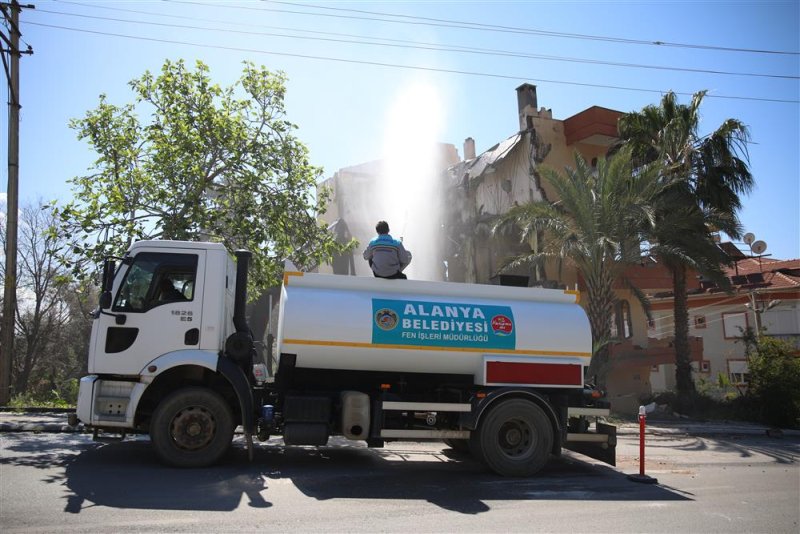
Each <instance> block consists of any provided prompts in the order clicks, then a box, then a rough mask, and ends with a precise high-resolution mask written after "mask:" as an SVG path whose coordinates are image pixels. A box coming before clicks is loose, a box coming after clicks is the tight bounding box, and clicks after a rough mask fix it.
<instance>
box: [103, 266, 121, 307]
mask: <svg viewBox="0 0 800 534" xmlns="http://www.w3.org/2000/svg"><path fill="white" fill-rule="evenodd" d="M116 270H117V264H116V263H115V262H114V261H113V260H110V259H106V261H105V262H103V282H102V287H101V289H100V291H101V293H100V302H99V305H100V309H101V310H105V309H108V308H110V307H111V288H112V287H113V285H114V273H115V272H116Z"/></svg>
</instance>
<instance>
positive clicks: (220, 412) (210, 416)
mask: <svg viewBox="0 0 800 534" xmlns="http://www.w3.org/2000/svg"><path fill="white" fill-rule="evenodd" d="M233 430H234V423H233V413H232V411H231V409H230V407H229V406H228V405H227V403H226V402H225V400H224V399H223V398H222V397H221V396H220V395H219V394H217V393H216V392H214V391H212V390H210V389H205V388H199V387H191V388H184V389H180V390H178V391H175V392H174V393H172V394H170V395H169V396H168V397H167V398H165V399H164V400H163V401H162V402H161V403H160V404H159V405H158V407H157V408H156V411H155V413H154V414H153V419H152V420H151V422H150V440H151V441H152V443H153V446H154V447H155V450H156V454H157V455H158V457H159V459H161V461H162V462H164V463H166V464H168V465H172V466H175V467H204V466H207V465H211V464H213V463H215V462H216V461H217V460H219V459H220V458H221V457H222V456H223V455H224V454H225V453H226V452H227V450H228V448H229V447H230V444H231V440H232V439H233Z"/></svg>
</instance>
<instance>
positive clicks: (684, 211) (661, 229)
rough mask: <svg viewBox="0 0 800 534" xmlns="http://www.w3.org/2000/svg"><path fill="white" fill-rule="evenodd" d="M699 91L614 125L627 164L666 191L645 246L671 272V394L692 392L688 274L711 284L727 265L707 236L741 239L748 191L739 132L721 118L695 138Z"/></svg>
mask: <svg viewBox="0 0 800 534" xmlns="http://www.w3.org/2000/svg"><path fill="white" fill-rule="evenodd" d="M705 95H706V92H705V91H700V92H697V93H695V94H694V96H693V97H692V101H691V103H690V104H688V105H682V104H678V103H677V97H676V95H675V93H672V92H669V93H667V94H665V95H664V96H663V98H662V99H661V103H660V105H658V106H656V105H650V106H646V107H645V108H644V109H642V110H641V111H639V112H632V113H627V114H625V115H624V116H622V117H621V118H620V120H619V125H618V126H619V133H620V139H621V146H627V147H629V149H630V150H632V153H633V156H634V162H635V163H636V164H637V165H646V164H650V163H653V162H659V163H660V164H661V172H662V180H663V181H664V183H667V182H669V183H670V184H671V185H670V186H669V187H666V188H665V189H664V190H663V191H662V192H661V194H660V195H659V199H658V202H657V203H656V225H655V227H654V231H653V233H652V234H651V235H650V239H652V240H653V241H654V242H656V243H657V245H658V246H657V247H654V249H653V254H654V255H655V256H657V257H659V258H660V259H662V260H663V261H664V263H665V264H666V266H667V267H668V268H669V269H670V271H671V272H672V277H673V285H674V287H673V291H674V324H675V342H674V346H675V363H676V370H675V378H676V386H677V389H678V392H679V393H692V392H694V381H693V380H692V376H691V354H690V349H689V313H688V293H687V287H686V273H687V269H688V268H692V269H696V270H698V271H699V272H700V273H702V274H704V275H706V276H711V277H712V278H716V279H718V280H721V279H722V272H721V269H720V266H721V265H722V264H724V263H728V262H729V261H730V260H729V259H728V258H727V257H726V256H725V255H724V254H723V253H722V252H721V251H720V250H719V247H716V246H715V245H714V243H713V239H712V236H711V232H712V231H715V230H721V231H723V232H725V233H726V234H727V235H728V236H730V237H732V238H734V239H735V238H739V237H740V235H741V231H742V230H741V224H740V223H739V219H738V216H737V212H738V211H739V209H740V208H741V199H740V195H742V194H746V193H748V192H749V191H750V190H752V188H753V184H754V182H753V177H752V175H751V174H750V170H749V168H748V164H747V142H748V141H749V132H748V129H747V127H746V126H745V125H744V124H743V123H742V122H740V121H738V120H736V119H727V120H725V121H724V122H723V123H722V125H721V126H720V127H719V128H717V129H716V130H715V131H713V132H712V133H711V134H710V135H707V136H701V135H700V134H699V123H700V113H699V109H700V105H701V104H702V102H703V98H704V97H705Z"/></svg>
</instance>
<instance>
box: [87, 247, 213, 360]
mask: <svg viewBox="0 0 800 534" xmlns="http://www.w3.org/2000/svg"><path fill="white" fill-rule="evenodd" d="M205 259H206V252H205V251H204V250H196V249H190V250H189V249H187V250H186V251H185V252H184V251H181V252H174V251H170V252H163V249H162V251H159V249H154V250H147V249H144V250H141V251H139V252H138V253H137V254H136V255H135V256H134V257H133V258H131V259H129V260H126V262H125V263H124V264H123V266H122V269H120V273H118V274H117V278H118V279H119V278H120V277H122V278H121V281H120V282H119V283H118V284H115V286H116V288H115V289H116V292H115V294H114V299H113V301H112V306H111V308H110V309H109V310H104V311H103V312H102V313H101V314H100V316H99V317H98V319H97V321H99V323H98V324H97V325H96V326H97V335H96V337H95V339H94V351H93V353H94V362H91V363H93V366H92V367H93V368H92V372H93V373H110V374H120V375H135V374H139V372H140V371H141V370H142V368H143V367H144V366H145V365H147V363H148V362H150V361H152V360H153V359H154V358H156V357H158V356H160V355H162V354H166V353H168V352H173V351H177V350H182V349H192V348H198V347H199V345H200V334H201V332H202V329H201V327H200V325H201V323H202V320H203V317H202V311H203V280H204V278H205V263H206V262H205ZM126 264H127V265H126ZM126 266H127V270H125V269H124V268H125V267H126ZM123 271H124V272H123Z"/></svg>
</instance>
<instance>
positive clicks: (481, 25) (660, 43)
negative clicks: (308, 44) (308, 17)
mask: <svg viewBox="0 0 800 534" xmlns="http://www.w3.org/2000/svg"><path fill="white" fill-rule="evenodd" d="M262 1H264V2H268V3H272V4H284V5H290V6H300V7H307V8H312V9H325V10H330V11H340V12H348V13H363V14H368V15H380V16H388V17H398V18H404V19H411V20H425V21H432V22H443V23H454V24H466V25H469V26H474V27H476V28H486V29H491V30H500V31H511V32H524V33H532V34H534V35H543V36H549V37H564V38H569V39H586V40H592V41H606V42H615V43H623V44H638V45H655V46H670V47H679V48H696V49H701V50H716V51H723V52H751V53H758V54H785V55H800V52H791V51H783V50H758V49H752V48H730V47H725V46H712V45H700V44H687V43H673V42H667V41H646V40H641V39H628V38H624V37H611V36H604V35H589V34H582V33H566V32H554V31H549V30H539V29H533V28H520V27H515V26H501V25H495V24H484V23H480V22H469V21H459V20H448V19H437V18H431V17H420V16H415V15H400V14H395V13H385V12H376V11H365V10H361V9H346V8H338V7H330V6H321V5H316V4H303V3H300V2H284V1H280V0H262Z"/></svg>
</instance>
